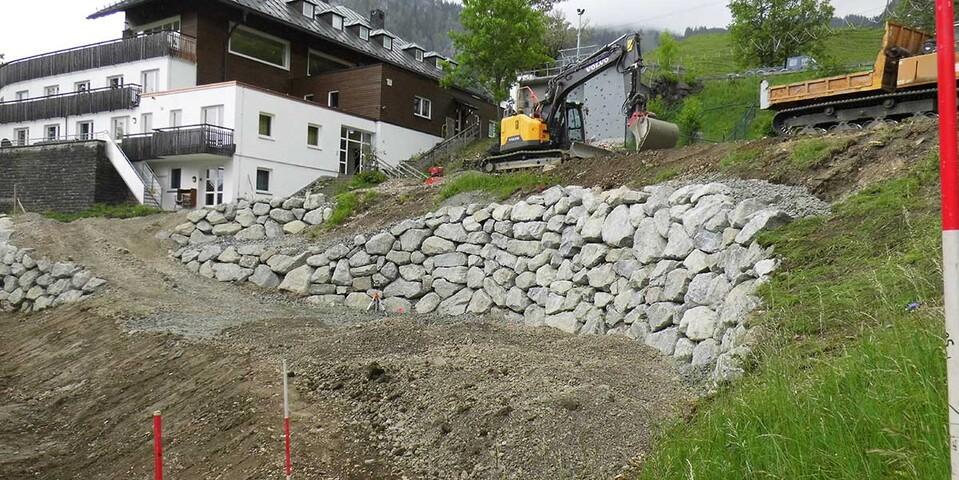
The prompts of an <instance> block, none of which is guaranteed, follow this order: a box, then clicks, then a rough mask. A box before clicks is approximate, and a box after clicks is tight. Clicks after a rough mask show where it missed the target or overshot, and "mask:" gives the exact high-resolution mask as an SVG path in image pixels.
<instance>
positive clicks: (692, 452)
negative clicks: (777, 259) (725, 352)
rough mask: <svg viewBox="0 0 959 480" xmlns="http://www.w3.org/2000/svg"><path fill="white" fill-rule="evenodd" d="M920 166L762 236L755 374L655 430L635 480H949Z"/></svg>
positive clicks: (935, 297)
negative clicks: (769, 273)
mask: <svg viewBox="0 0 959 480" xmlns="http://www.w3.org/2000/svg"><path fill="white" fill-rule="evenodd" d="M932 160H933V159H930V160H929V161H926V162H924V163H923V165H921V166H919V167H916V168H915V169H914V170H913V172H912V173H911V174H909V175H907V176H905V177H903V178H899V179H895V180H891V181H888V182H885V183H883V184H881V185H879V186H876V187H874V188H870V189H868V190H866V191H864V192H862V193H860V194H858V195H855V196H853V197H851V198H850V199H849V200H847V201H845V202H843V203H842V204H840V205H839V206H837V208H836V212H835V214H834V215H833V216H831V217H829V218H818V219H807V220H801V221H797V222H794V223H793V224H790V225H787V226H786V227H783V228H781V229H778V230H776V231H773V232H770V233H767V234H764V235H763V237H762V240H763V242H765V243H768V244H770V245H775V246H776V249H777V252H778V254H779V255H781V256H782V257H783V258H784V268H783V270H782V272H780V273H779V274H778V275H776V276H775V277H774V279H773V281H772V282H770V283H769V284H768V285H767V286H765V287H764V288H763V290H762V292H761V293H762V296H763V298H764V300H765V303H766V306H767V311H766V312H765V313H764V314H762V315H761V316H759V317H758V318H756V319H754V322H755V323H756V324H758V325H761V326H763V327H764V329H765V330H766V331H767V332H768V333H767V335H766V337H767V338H766V341H765V343H764V344H763V345H762V346H761V348H760V349H759V350H758V352H757V355H756V358H755V361H756V365H757V366H756V368H755V369H754V371H753V372H751V373H750V374H749V375H747V377H746V378H745V379H744V380H743V381H742V382H740V383H739V384H737V385H734V386H732V387H730V388H728V389H726V390H723V391H721V392H719V393H718V394H717V395H716V396H715V397H714V398H712V399H709V400H706V401H705V402H704V403H703V404H702V405H701V406H700V408H699V409H698V412H697V414H696V415H695V417H694V418H693V419H692V420H691V421H689V422H688V423H686V424H682V425H677V426H675V427H673V428H671V429H670V430H669V431H667V432H665V433H664V435H663V437H662V439H661V441H660V443H659V444H658V446H657V449H656V451H655V452H654V454H653V455H652V456H651V457H650V458H649V460H648V462H647V463H646V465H645V468H644V471H643V472H642V474H641V475H640V476H639V478H642V479H666V478H668V479H696V480H712V479H754V478H760V479H765V478H769V479H790V480H792V479H830V480H835V479H843V480H845V479H848V480H854V479H855V480H859V479H887V478H897V479H898V478H903V479H916V480H919V479H939V478H947V477H948V468H949V465H948V439H947V428H946V421H947V406H946V400H945V395H946V393H945V367H944V361H945V360H944V351H943V343H944V342H943V328H942V317H941V315H942V312H941V296H942V291H941V277H940V276H941V268H940V265H939V263H938V258H939V253H938V252H939V228H938V227H939V223H938V216H937V212H936V207H935V204H936V201H937V195H936V181H935V175H934V172H935V170H934V168H933V167H934V163H933V162H932ZM913 302H918V303H919V304H921V307H920V308H919V310H917V311H915V312H912V313H910V312H909V311H908V310H907V309H906V305H907V304H910V303H913Z"/></svg>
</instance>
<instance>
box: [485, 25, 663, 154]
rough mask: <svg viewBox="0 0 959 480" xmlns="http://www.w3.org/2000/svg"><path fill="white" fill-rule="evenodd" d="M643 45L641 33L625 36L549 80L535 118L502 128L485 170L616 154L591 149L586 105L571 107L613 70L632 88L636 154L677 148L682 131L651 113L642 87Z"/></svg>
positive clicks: (627, 108)
mask: <svg viewBox="0 0 959 480" xmlns="http://www.w3.org/2000/svg"><path fill="white" fill-rule="evenodd" d="M639 41H640V36H639V34H638V33H636V34H629V35H623V36H622V37H620V38H619V39H618V40H616V41H614V42H613V43H610V44H609V45H607V46H605V47H603V48H601V49H600V50H598V51H597V52H596V53H594V54H593V55H590V56H589V57H587V58H586V59H584V60H582V61H580V62H578V63H575V64H573V65H570V66H568V67H566V68H564V69H563V70H562V71H561V72H560V73H559V74H558V75H556V76H555V77H553V78H552V79H550V81H549V84H548V86H547V90H546V94H545V96H544V97H543V99H542V100H538V99H537V101H536V103H535V105H534V106H533V111H532V112H531V115H527V114H525V113H519V114H516V115H512V116H509V117H505V118H503V120H502V121H501V122H500V143H499V145H496V146H494V147H493V149H491V151H490V155H489V156H488V157H487V158H486V159H484V162H483V169H484V170H485V171H487V172H490V173H492V172H499V171H505V170H514V169H520V168H534V167H541V166H547V165H556V164H558V163H560V162H562V161H563V160H566V159H568V158H594V157H600V156H604V155H608V154H610V153H612V152H610V151H608V150H605V149H602V148H598V147H594V146H591V145H588V144H587V143H586V138H587V136H586V126H585V121H584V120H585V119H584V117H583V105H582V104H581V103H577V102H570V101H568V98H569V96H570V94H571V93H572V92H573V91H574V90H576V89H577V88H579V87H580V86H582V85H583V84H584V83H586V82H588V81H589V80H590V79H592V78H595V77H596V76H598V75H600V74H601V73H603V72H605V71H606V70H608V69H610V68H616V69H617V71H618V72H620V73H622V74H623V75H624V76H625V77H626V82H627V85H628V86H629V88H630V90H629V93H628V94H627V98H626V102H625V103H624V104H623V114H624V116H625V118H626V119H628V123H627V125H628V128H629V130H630V131H631V132H632V134H633V136H634V138H635V139H636V150H637V151H640V150H654V149H662V148H673V147H675V146H676V143H677V141H678V139H679V127H677V126H676V125H675V124H672V123H668V122H664V121H661V120H657V119H655V118H653V117H654V115H653V114H652V113H650V112H648V111H646V104H647V101H648V97H647V95H646V92H648V91H649V89H648V88H647V87H646V86H644V85H643V84H642V83H641V82H640V75H641V73H642V71H643V56H642V52H641V49H640V43H639Z"/></svg>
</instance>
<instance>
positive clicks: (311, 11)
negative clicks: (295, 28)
mask: <svg viewBox="0 0 959 480" xmlns="http://www.w3.org/2000/svg"><path fill="white" fill-rule="evenodd" d="M303 16H304V17H308V18H314V17H315V16H316V5H313V3H312V2H307V1H305V0H304V2H303Z"/></svg>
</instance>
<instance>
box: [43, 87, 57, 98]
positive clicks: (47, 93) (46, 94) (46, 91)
mask: <svg viewBox="0 0 959 480" xmlns="http://www.w3.org/2000/svg"><path fill="white" fill-rule="evenodd" d="M51 91H53V92H54V93H50V92H51ZM59 94H60V85H49V86H46V87H43V96H44V97H50V96H53V95H59Z"/></svg>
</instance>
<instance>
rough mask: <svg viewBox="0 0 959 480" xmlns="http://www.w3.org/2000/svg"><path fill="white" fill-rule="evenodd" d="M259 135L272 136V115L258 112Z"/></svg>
mask: <svg viewBox="0 0 959 480" xmlns="http://www.w3.org/2000/svg"><path fill="white" fill-rule="evenodd" d="M259 132H260V136H261V137H273V115H270V114H269V113H260V130H259Z"/></svg>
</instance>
